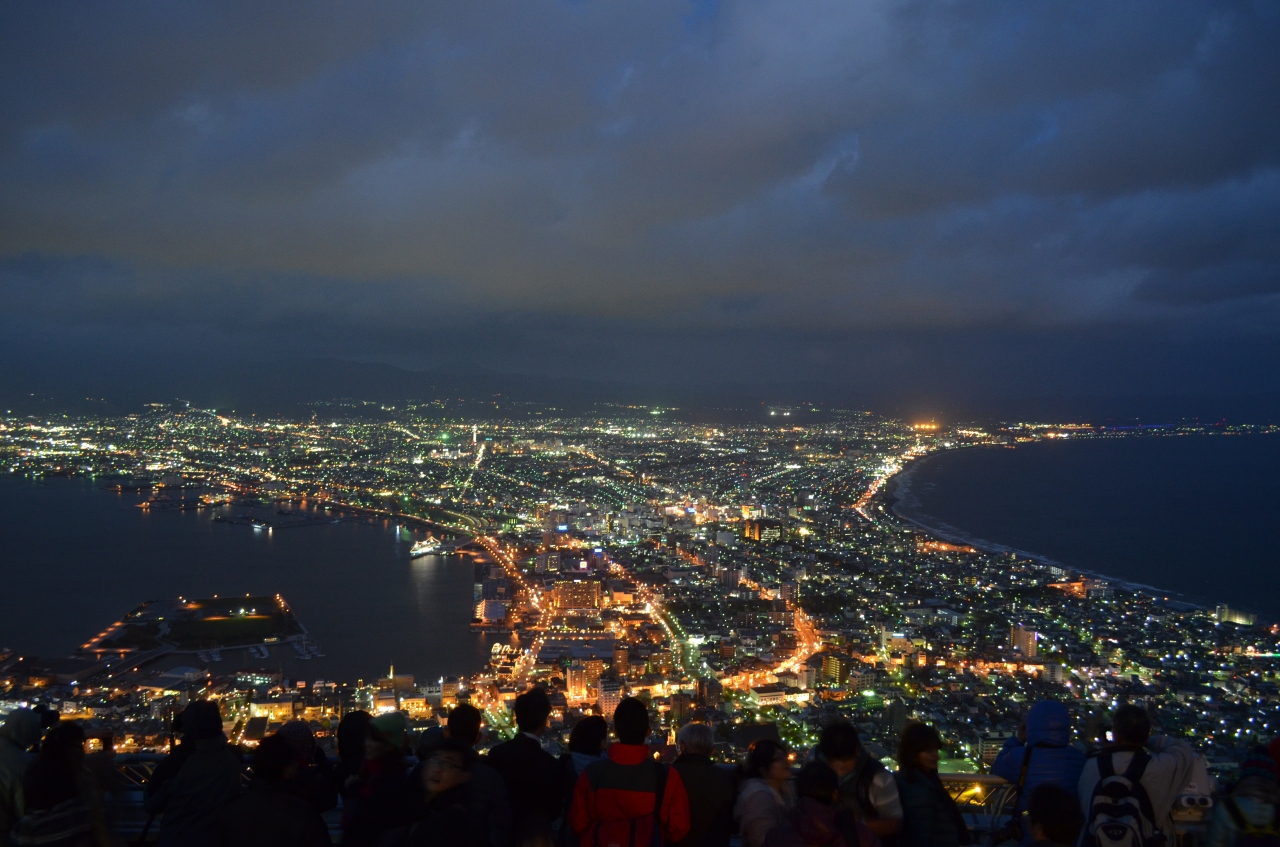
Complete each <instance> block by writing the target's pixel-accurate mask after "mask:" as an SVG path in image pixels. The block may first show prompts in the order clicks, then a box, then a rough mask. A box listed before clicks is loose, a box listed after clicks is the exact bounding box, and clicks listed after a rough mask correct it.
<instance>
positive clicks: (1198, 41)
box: [0, 0, 1280, 385]
mask: <svg viewBox="0 0 1280 847" xmlns="http://www.w3.org/2000/svg"><path fill="white" fill-rule="evenodd" d="M1276 43H1280V13H1278V12H1277V9H1276V6H1275V5H1274V4H1271V3H1265V2H1255V3H1248V2H1244V3H1231V4H1219V3H1212V2H1193V3H1183V4H1175V5H1169V4H1165V3H1156V2H1149V3H1142V2H1137V3H1127V4H1114V3H1106V2H1101V0H1099V2H1081V3H1073V4H1038V5H1029V4H1020V3H1011V2H973V3H936V2H912V3H878V2H858V3H848V2H835V0H826V1H819V0H815V2H795V0H787V2H767V3H753V4H725V3H717V2H698V3H692V2H682V1H681V2H676V0H656V2H647V3H611V4H589V3H577V2H551V0H535V1H534V2H524V3H505V2H504V3H499V2H484V0H472V1H471V2H466V3H431V4H422V3H395V2H387V3H373V4H364V5H361V6H359V7H356V6H351V5H350V4H336V3H332V4H331V3H324V4H318V5H314V6H311V7H308V8H307V9H305V10H299V9H297V8H295V7H291V6H288V5H285V4H263V3H238V2H232V3H219V4H212V3H195V2H178V3H170V4H164V5H162V6H155V5H154V4H125V5H119V4H117V5H113V6H105V5H85V6H77V7H75V9H74V11H71V10H69V9H68V8H66V7H59V6H56V5H50V4H39V3H14V4H9V5H7V6H5V7H4V9H3V10H2V11H0V110H3V114H4V116H5V119H4V120H3V121H2V122H0V181H2V182H3V184H4V186H5V190H4V191H3V192H0V256H4V257H7V258H5V259H4V262H3V264H2V265H0V289H2V290H0V294H3V295H4V296H5V298H6V307H5V308H6V311H7V312H8V315H7V316H6V317H7V319H8V321H9V325H10V326H21V325H35V324H39V325H41V326H43V327H45V328H46V330H47V332H48V333H49V334H51V335H52V336H56V335H57V334H58V333H59V332H71V331H72V328H80V329H78V330H76V331H80V330H84V331H85V332H89V331H90V330H91V329H92V328H95V327H96V328H97V329H96V330H92V331H100V332H103V333H106V334H107V335H108V336H110V335H112V334H113V333H116V332H117V331H125V332H128V333H130V334H136V335H146V334H148V333H153V334H159V333H163V332H166V331H170V330H171V329H172V328H173V327H184V328H185V329H184V332H185V333H186V335H187V337H202V338H208V339H210V340H211V341H216V342H217V343H228V344H240V345H249V346H254V347H257V348H261V349H273V348H280V347H288V348H289V349H291V350H295V351H298V352H302V353H305V352H308V351H311V352H324V353H325V354H329V353H332V352H334V351H338V352H340V353H342V354H343V355H348V356H354V357H364V358H369V357H382V358H386V359H390V360H395V361H399V362H404V363H415V362H422V361H437V360H439V359H440V358H441V357H442V356H443V357H444V358H446V359H448V358H450V357H453V358H456V359H465V358H467V357H471V358H472V359H483V360H484V361H485V362H486V364H488V365H490V366H492V367H495V368H499V369H501V368H527V367H529V364H530V363H529V353H528V347H527V346H526V343H525V342H524V341H523V340H522V341H520V342H518V343H517V342H515V341H512V342H510V343H492V342H491V341H486V342H484V343H482V342H480V341H478V340H477V338H478V336H477V334H476V333H477V332H479V331H480V328H493V327H502V329H503V331H504V332H506V333H508V337H510V338H518V339H537V338H540V337H545V335H546V332H547V327H548V326H550V325H554V324H555V322H557V321H562V322H566V323H568V324H572V325H585V326H589V327H597V328H603V327H607V328H608V329H607V333H608V335H609V336H610V339H611V341H610V345H611V347H612V352H611V355H615V356H621V357H625V356H626V355H628V353H627V351H628V350H629V351H631V353H632V354H635V353H638V352H640V351H647V350H648V349H649V348H651V347H652V346H653V345H655V344H661V343H663V342H662V341H661V339H664V338H665V339H668V340H669V342H670V343H672V344H678V345H684V346H685V348H686V349H688V348H691V347H694V346H696V347H697V349H698V350H700V351H701V352H700V354H699V355H701V356H703V357H704V360H706V361H716V362H732V361H740V359H739V358H738V357H740V356H748V357H750V356H755V357H757V358H758V357H760V356H762V355H763V356H765V357H766V358H769V359H770V360H771V361H775V362H776V363H778V367H779V368H780V369H781V370H782V371H785V370H786V369H787V368H790V367H795V368H801V369H807V368H810V367H818V366H819V365H821V368H820V369H821V370H824V371H825V373H826V374H827V376H829V377H830V378H831V379H832V380H848V379H851V378H853V375H858V376H860V377H865V376H866V369H867V368H879V369H880V371H881V372H883V374H892V375H893V376H892V379H896V380H901V379H912V378H920V379H924V378H925V376H927V374H926V373H925V371H926V370H927V369H928V367H929V364H928V361H929V356H923V358H921V356H920V355H917V354H916V353H908V352H905V351H919V350H921V349H925V348H927V347H929V345H928V344H926V343H924V342H923V341H922V339H928V338H930V337H934V336H936V335H937V334H939V333H943V334H946V333H959V334H960V335H957V336H955V337H957V338H959V337H964V338H966V339H968V340H967V341H966V342H965V343H967V344H970V345H973V344H977V345H986V347H985V348H984V349H986V350H987V353H984V354H983V356H986V355H992V356H994V355H996V352H995V351H996V350H997V348H999V349H1000V350H1004V351H1006V353H1007V355H1016V356H1018V357H1019V358H1021V359H1023V360H1027V361H1030V360H1036V359H1038V358H1039V357H1042V356H1047V357H1049V358H1050V359H1052V360H1053V361H1055V362H1061V361H1065V360H1069V359H1070V358H1071V356H1072V355H1073V354H1071V353H1069V352H1068V351H1069V349H1074V348H1073V347H1072V345H1070V344H1067V343H1066V342H1065V341H1063V338H1065V337H1066V336H1062V335H1060V334H1061V333H1067V334H1068V335H1070V334H1071V333H1075V334H1076V335H1075V336H1074V337H1078V338H1082V339H1083V338H1086V337H1090V333H1094V332H1104V331H1105V332H1113V331H1114V332H1119V333H1121V335H1123V334H1125V333H1128V334H1129V335H1131V336H1132V335H1135V334H1141V335H1142V337H1143V338H1144V339H1147V340H1148V341H1149V342H1150V344H1152V345H1154V346H1156V347H1159V346H1160V345H1166V346H1168V345H1173V346H1174V347H1177V349H1179V350H1187V349H1195V344H1191V346H1190V347H1188V346H1187V344H1189V343H1190V342H1187V339H1189V338H1199V339H1206V338H1217V339H1219V340H1220V341H1225V340H1231V339H1246V338H1248V339H1257V338H1262V337H1266V338H1270V337H1271V336H1272V334H1274V332H1275V327H1276V325H1277V324H1276V318H1277V317H1280V314H1278V311H1277V307H1278V304H1280V296H1278V295H1280V291H1278V286H1277V279H1280V255H1278V253H1280V248H1278V247H1277V246H1276V245H1278V244H1280V110H1277V109H1276V108H1275V104H1276V103H1277V102H1280V61H1278V60H1277V58H1276V55H1275V49H1274V46H1275V44H1276ZM442 315H447V316H449V317H448V319H447V321H448V322H451V325H452V326H454V327H459V328H461V329H458V330H457V331H456V332H454V335H452V336H451V341H450V344H452V345H453V348H452V352H447V351H442V350H441V349H440V348H441V345H440V344H438V343H436V342H435V341H434V340H432V339H433V336H432V335H431V334H430V333H424V332H423V331H422V328H423V327H424V326H426V327H438V326H439V325H440V324H441V317H440V316H442ZM997 337H998V338H1001V339H1008V340H1007V341H1000V342H999V343H997V342H996V341H994V340H992V339H994V338H997ZM850 338H875V339H877V341H876V344H877V345H879V346H878V348H877V349H890V350H894V349H897V350H900V351H904V352H903V353H902V357H901V360H899V361H895V363H894V365H893V366H892V367H890V366H888V365H886V364H885V363H884V362H883V361H875V362H872V363H870V364H868V365H865V366H864V367H863V368H862V369H861V370H859V369H851V370H848V371H841V370H840V368H838V367H833V366H832V363H833V362H836V363H839V362H846V361H848V360H849V359H850V358H851V357H853V356H854V353H853V352H852V350H853V348H851V347H850V346H849V344H850V343H851V342H849V341H848V339H850ZM893 339H898V341H894V340H893ZM534 343H535V345H536V342H534ZM1015 343H1016V345H1021V347H1019V350H1020V352H1018V353H1016V354H1015V353H1013V352H1010V351H1011V350H1012V347H1006V345H1015ZM1197 343H1198V342H1197ZM1242 343H1243V342H1242ZM1268 343H1269V342H1268ZM628 345H630V346H628ZM895 345H898V346H895ZM1228 346H1230V345H1228ZM1169 349H1173V348H1169ZM1223 349H1226V347H1224V348H1223ZM1232 349H1235V348H1232ZM717 351H719V352H717ZM1001 355H1005V353H1002V354H1001ZM1062 357H1066V359H1065V360H1064V359H1063V358H1062ZM864 358H865V357H864ZM956 361H965V362H970V364H971V366H972V371H973V372H972V373H970V374H969V376H968V377H966V378H967V379H970V380H971V381H974V382H975V384H977V383H980V382H981V381H982V380H984V379H990V378H996V377H997V376H998V374H993V372H992V369H991V368H989V367H983V366H980V365H978V364H977V362H979V361H986V360H985V359H983V358H982V356H977V357H968V358H966V357H958V358H957V359H956ZM903 362H908V363H914V364H912V365H911V366H910V367H905V366H901V365H902V363H903ZM815 363H816V364H815ZM583 366H584V365H583V364H582V363H575V362H573V361H572V355H571V354H569V353H562V354H557V358H556V361H555V362H551V363H548V364H547V366H546V369H547V370H548V371H554V370H555V369H557V368H560V369H573V368H580V367H583ZM912 368H915V369H916V370H914V371H913V370H912ZM1175 370H1176V369H1171V370H1170V373H1174V372H1175ZM604 371H605V372H606V375H607V374H608V373H609V371H610V369H608V368H605V369H604ZM1064 373H1070V374H1071V376H1072V378H1073V379H1076V380H1077V381H1078V382H1079V383H1080V384H1081V385H1087V384H1090V382H1091V381H1094V380H1102V381H1106V380H1107V379H1118V378H1119V377H1116V376H1115V375H1114V373H1112V371H1111V370H1108V369H1106V368H1099V369H1096V370H1094V371H1092V372H1080V371H1078V370H1074V371H1073V370H1071V369H1068V370H1067V371H1065V372H1064ZM912 374H914V375H915V376H914V377H913V376H912ZM885 378H889V377H885ZM1132 378H1133V379H1138V377H1136V376H1132ZM1152 378H1153V377H1152V376H1151V375H1148V376H1147V377H1143V378H1142V380H1140V381H1147V382H1149V381H1150V379H1152ZM955 379H957V380H960V379H961V376H960V375H956V376H955ZM1256 379H1257V380H1258V381H1260V382H1266V381H1267V377H1266V376H1265V375H1259V376H1257V377H1256ZM1273 381H1274V380H1273Z"/></svg>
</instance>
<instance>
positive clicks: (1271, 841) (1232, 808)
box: [1224, 797, 1280, 847]
mask: <svg viewBox="0 0 1280 847" xmlns="http://www.w3.org/2000/svg"><path fill="white" fill-rule="evenodd" d="M1224 805H1225V806H1226V807H1227V814H1228V815H1230V816H1231V820H1232V822H1233V823H1234V824H1235V825H1236V840H1235V845H1236V847H1280V807H1278V808H1277V809H1276V812H1275V814H1274V815H1272V817H1271V823H1270V824H1268V825H1267V826H1265V827H1255V826H1254V825H1253V824H1251V823H1249V821H1248V820H1246V819H1245V816H1244V813H1243V812H1241V811H1240V807H1239V806H1237V805H1236V801H1235V798H1234V797H1228V798H1227V802H1226V803H1225V804H1224Z"/></svg>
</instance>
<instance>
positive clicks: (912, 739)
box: [898, 723, 942, 773]
mask: <svg viewBox="0 0 1280 847" xmlns="http://www.w3.org/2000/svg"><path fill="white" fill-rule="evenodd" d="M941 749H942V739H941V738H940V737H939V736H938V731H937V730H936V729H934V728H933V727H931V726H929V725H928V724H924V723H913V724H908V725H907V727H906V728H905V729H903V730H902V738H901V739H900V740H899V741H898V769H899V770H902V771H924V772H925V773H933V772H934V771H936V770H937V769H938V751H939V750H941Z"/></svg>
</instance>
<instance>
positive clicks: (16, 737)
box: [0, 709, 40, 847]
mask: <svg viewBox="0 0 1280 847" xmlns="http://www.w3.org/2000/svg"><path fill="white" fill-rule="evenodd" d="M38 740H40V716H39V715H38V714H36V713H35V712H33V711H31V710H30V709H14V710H13V711H12V712H10V713H9V716H8V717H7V718H5V722H4V726H2V727H0V847H8V845H9V832H10V830H12V829H13V826H14V824H16V823H17V822H18V819H19V818H21V817H22V813H23V798H22V774H23V771H25V770H26V768H27V765H28V764H29V763H30V762H31V760H32V758H33V756H32V755H31V754H30V753H28V752H27V748H28V747H30V746H31V745H32V744H35V743H36V742H37V741H38Z"/></svg>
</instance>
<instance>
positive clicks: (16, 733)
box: [0, 709, 41, 750]
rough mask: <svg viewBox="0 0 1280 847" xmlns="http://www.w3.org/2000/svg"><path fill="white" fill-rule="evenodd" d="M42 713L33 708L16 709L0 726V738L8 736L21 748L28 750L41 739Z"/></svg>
mask: <svg viewBox="0 0 1280 847" xmlns="http://www.w3.org/2000/svg"><path fill="white" fill-rule="evenodd" d="M40 729H41V724H40V713H39V712H34V711H32V710H31V709H14V710H13V711H12V712H10V713H9V714H8V716H7V717H6V718H5V719H4V726H2V727H0V738H7V739H9V741H11V742H12V743H13V746H15V747H17V748H18V749H19V750H26V749H27V748H28V747H30V746H31V745H32V744H35V743H36V742H37V741H39V740H40Z"/></svg>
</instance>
